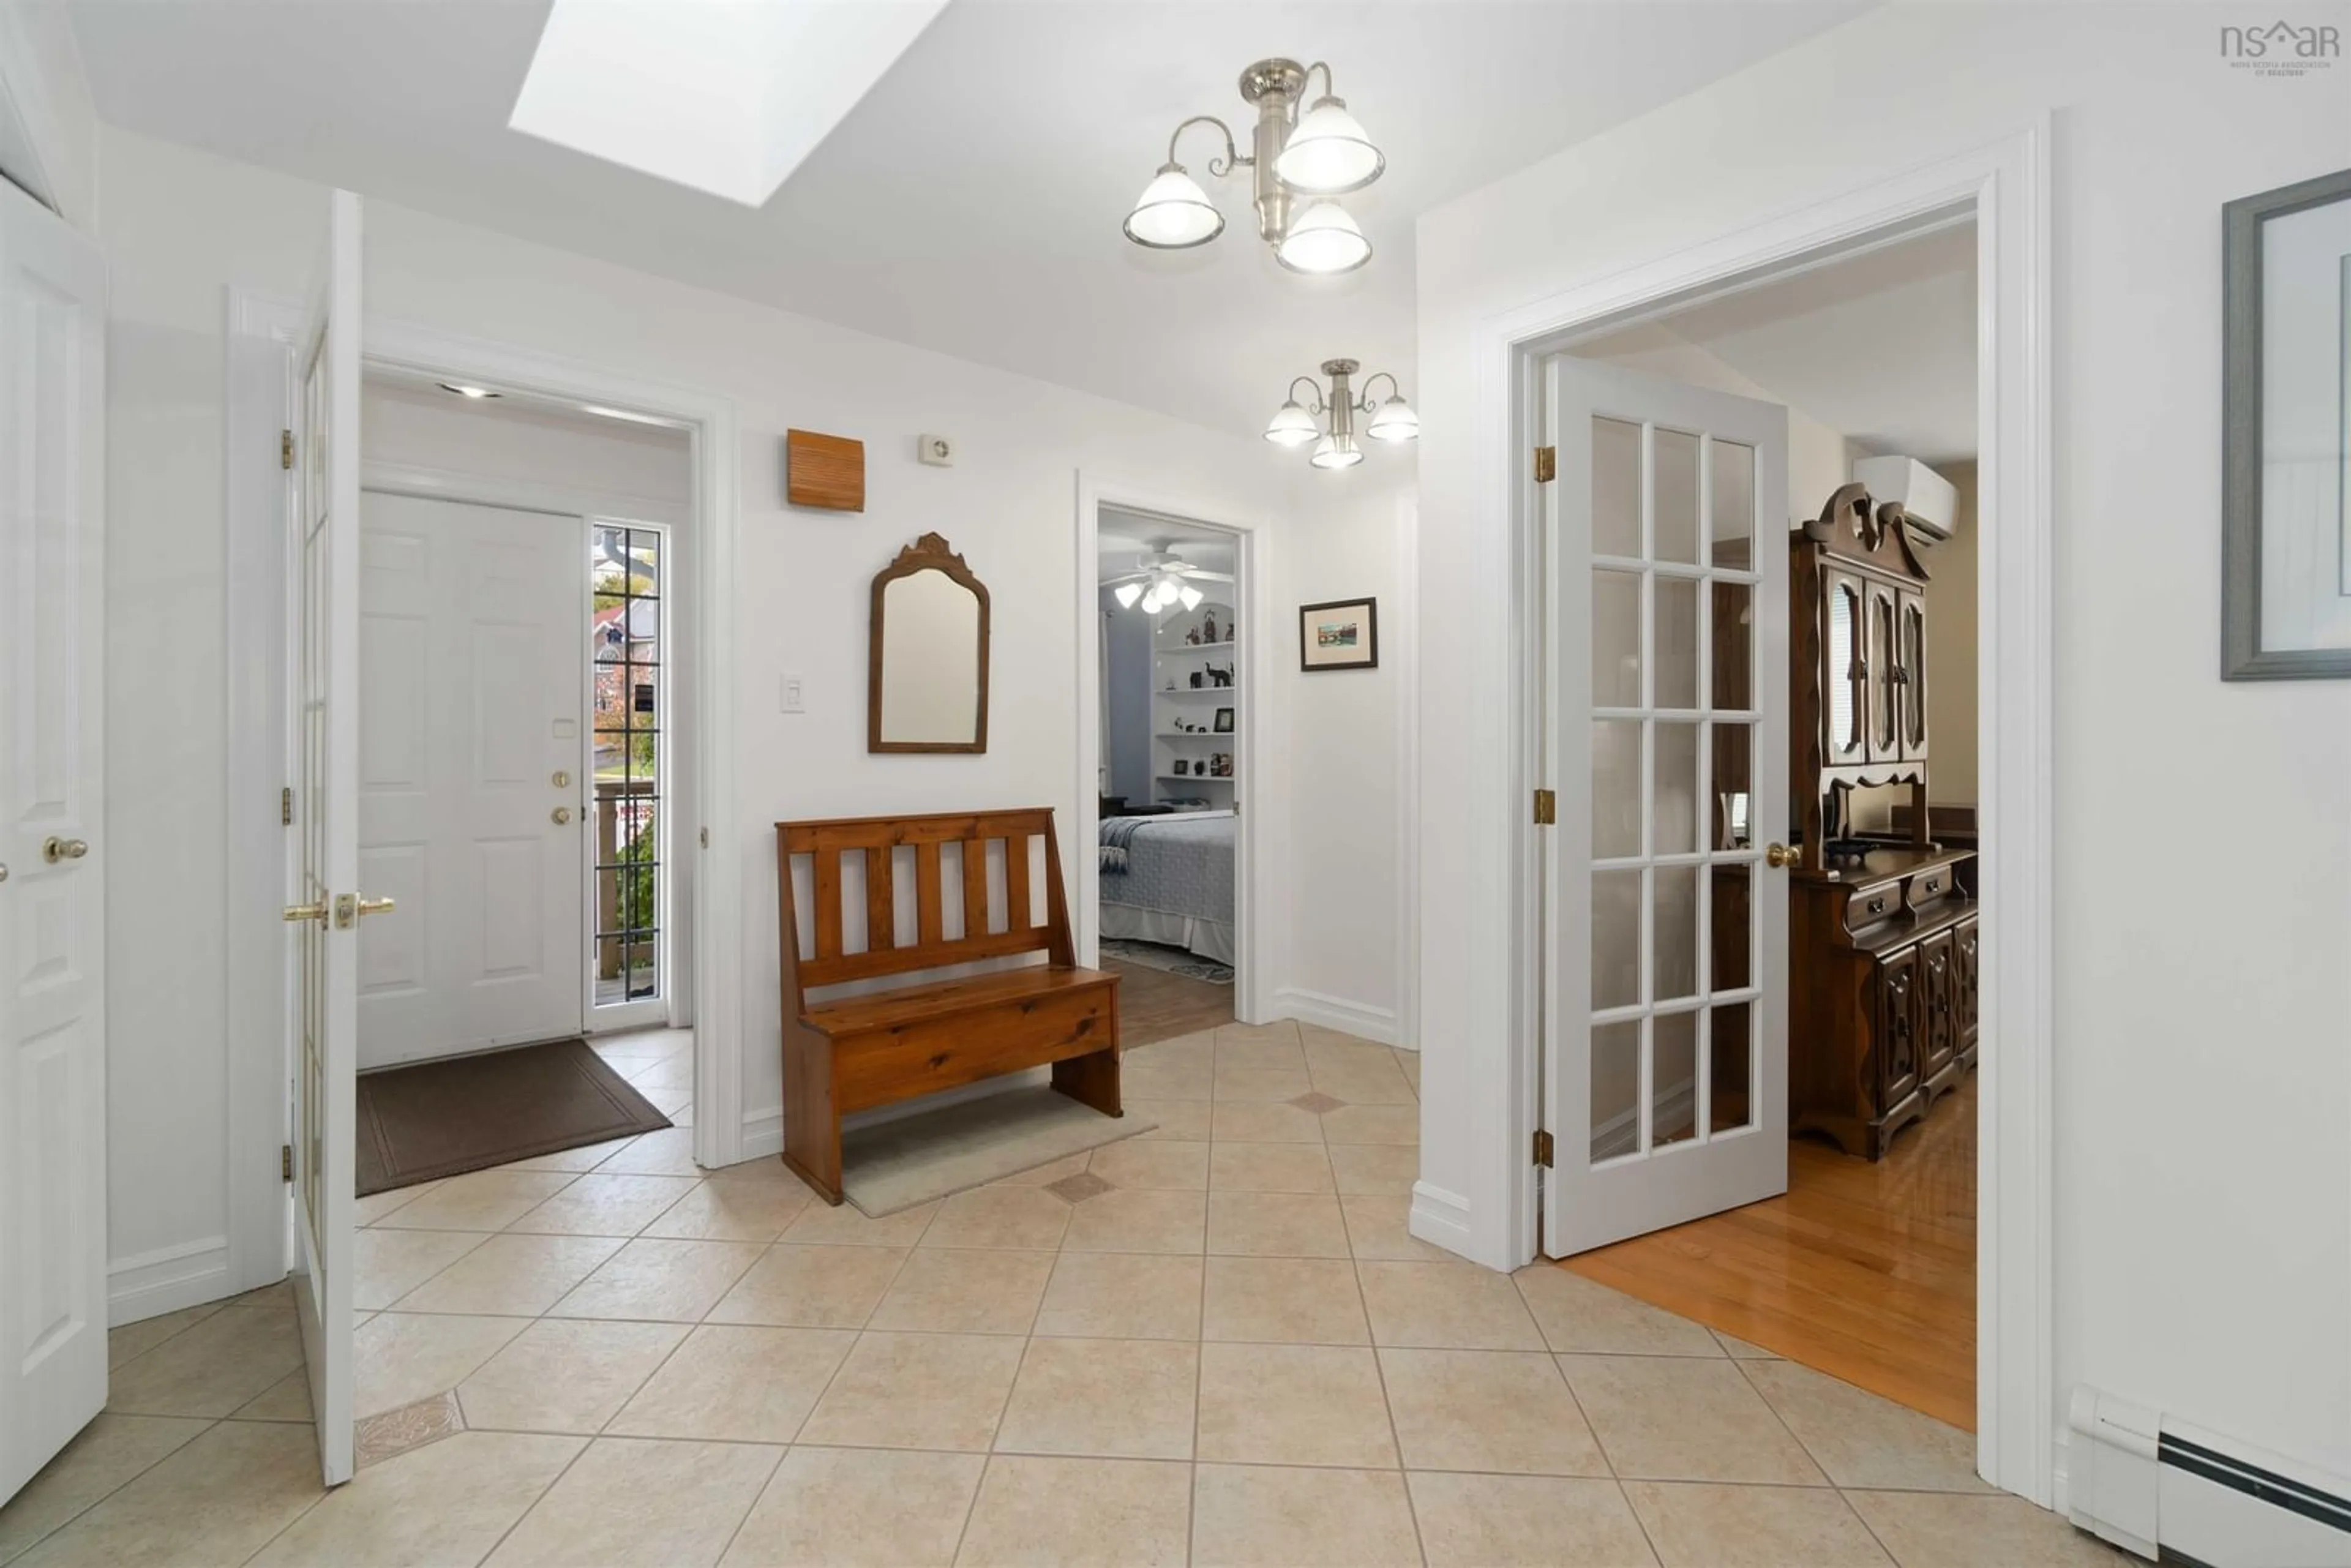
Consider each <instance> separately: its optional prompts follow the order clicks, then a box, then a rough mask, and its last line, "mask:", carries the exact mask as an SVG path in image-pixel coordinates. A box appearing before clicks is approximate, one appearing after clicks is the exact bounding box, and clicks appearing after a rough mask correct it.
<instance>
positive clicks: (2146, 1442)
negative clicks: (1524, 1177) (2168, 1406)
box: [2065, 1386, 2351, 1568]
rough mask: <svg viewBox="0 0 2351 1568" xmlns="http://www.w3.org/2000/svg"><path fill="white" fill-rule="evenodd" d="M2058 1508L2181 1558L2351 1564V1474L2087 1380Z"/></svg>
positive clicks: (2204, 1562)
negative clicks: (2270, 1449) (2256, 1444)
mask: <svg viewBox="0 0 2351 1568" xmlns="http://www.w3.org/2000/svg"><path fill="white" fill-rule="evenodd" d="M2068 1425H2070V1426H2071V1427H2073V1430H2074V1440H2073V1443H2072V1445H2071V1452H2070V1453H2069V1455H2068V1458H2067V1465H2066V1469H2067V1474H2066V1478H2065V1479H2066V1511H2067V1512H2069V1513H2070V1514H2071V1515H2072V1516H2073V1520H2074V1523H2075V1524H2077V1525H2080V1526H2081V1527H2082V1528H2083V1529H2085V1530H2087V1531H2092V1532H2094V1533H2095V1534H2096V1535H2098V1536H2099V1537H2101V1538H2102V1539H2104V1540H2106V1541H2110V1542H2114V1543H2115V1544H2116V1546H2119V1547H2121V1548H2122V1549H2123V1550H2124V1551H2126V1552H2137V1554H2138V1555H2139V1556H2141V1557H2148V1558H2155V1559H2157V1560H2158V1561H2161V1562H2164V1563H2180V1564H2183V1565H2184V1568H2351V1481H2346V1480H2344V1479H2341V1478H2339V1477H2335V1476H2330V1475H2325V1474H2324V1473H2322V1472H2319V1471H2316V1470H2314V1469H2311V1468H2310V1467H2308V1466H2306V1465H2300V1464H2296V1463H2294V1461H2293V1460H2290V1459H2286V1458H2280V1457H2279V1456H2277V1455H2274V1454H2269V1453H2264V1452H2262V1450H2261V1449H2259V1448H2253V1447H2252V1446H2250V1445H2248V1444H2245V1443H2241V1442H2238V1441H2236V1440H2234V1439H2233V1438H2230V1437H2222V1436H2220V1435H2219V1434H2217V1433H2213V1432H2209V1431H2205V1430H2203V1429H2202V1428H2200V1427H2194V1426H2191V1425H2189V1423H2187V1422H2184V1421H2181V1420H2179V1418H2178V1417H2176V1416H2168V1415H2166V1414H2165V1413H2163V1412H2162V1411H2159V1410H2155V1409H2150V1408H2149V1407H2147V1406H2144V1405H2134V1404H2132V1403H2131V1402H2130V1401H2128V1400H2126V1399H2117V1398H2116V1397H2115V1396H2113V1395H2111V1394H2106V1393H2103V1392H2101V1391H2099V1390H2098V1389H2095V1388H2091V1387H2087V1386H2077V1387H2075V1389H2074V1398H2073V1404H2072V1408H2071V1411H2070V1413H2069V1420H2068Z"/></svg>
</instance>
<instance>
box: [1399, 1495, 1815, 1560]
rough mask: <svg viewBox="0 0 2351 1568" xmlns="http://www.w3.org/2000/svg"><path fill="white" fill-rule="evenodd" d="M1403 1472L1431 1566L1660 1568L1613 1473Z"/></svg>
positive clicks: (1422, 1543)
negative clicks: (1576, 1476) (1577, 1476)
mask: <svg viewBox="0 0 2351 1568" xmlns="http://www.w3.org/2000/svg"><path fill="white" fill-rule="evenodd" d="M1405 1480H1406V1482H1407V1483H1408V1484H1409V1485H1410V1487H1411V1489H1412V1510H1413V1514H1414V1517H1415V1519H1416V1521H1418V1523H1419V1525H1420V1543H1421V1545H1422V1547H1423V1548H1425V1549H1426V1552H1427V1553H1428V1568H1655V1565H1656V1561H1657V1558H1656V1553H1655V1552H1651V1551H1650V1550H1649V1540H1648V1537H1647V1536H1646V1535H1644V1534H1643V1533H1642V1532H1641V1522H1640V1521H1639V1520H1637V1519H1635V1517H1634V1516H1633V1510H1632V1508H1631V1506H1630V1505H1629V1504H1627V1503H1626V1502H1625V1494H1624V1492H1623V1490H1621V1489H1619V1488H1618V1486H1617V1485H1616V1483H1615V1482H1614V1481H1610V1480H1569V1479H1564V1478H1562V1477H1555V1476H1473V1475H1445V1474H1438V1473H1418V1472H1416V1473H1414V1474H1411V1475H1408V1476H1407V1477H1405ZM1786 1568H1794V1565H1792V1564H1789V1565H1786Z"/></svg>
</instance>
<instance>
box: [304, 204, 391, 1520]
mask: <svg viewBox="0 0 2351 1568" xmlns="http://www.w3.org/2000/svg"><path fill="white" fill-rule="evenodd" d="M323 271H324V276H323V277H322V279H321V280H320V282H319V286H318V290H317V292H316V293H315V294H314V295H313V297H312V300H311V305H310V316H309V320H308V322H307V323H306V325H305V327H304V329H303V333H302V340H301V346H300V350H299V357H298V363H299V365H300V367H301V395H300V396H299V398H298V400H297V410H298V413H297V420H298V423H297V425H296V428H295V432H294V442H295V454H296V459H297V460H296V463H295V472H294V484H295V486H296V506H295V508H294V516H295V531H296V535H297V538H296V540H295V548H294V555H295V564H294V570H292V571H291V572H290V573H289V583H290V587H291V590H292V593H291V597H292V598H293V601H294V602H293V604H292V606H291V607H290V609H289V615H288V619H289V622H290V624H292V625H293V626H294V627H295V629H296V632H297V635H296V637H295V640H294V643H295V670H294V673H293V678H292V680H291V681H290V682H289V683H288V685H289V688H290V691H291V693H292V695H293V701H294V705H295V712H294V716H293V717H294V731H293V733H294V736H295V744H296V748H297V752H298V761H297V769H298V771H297V784H296V789H297V795H296V799H295V802H294V826H295V845H296V848H295V862H296V875H295V877H294V885H295V888H296V896H297V897H298V900H299V901H300V902H298V904H293V905H291V906H289V907H288V908H287V911H286V918H287V923H288V929H289V931H290V933H291V936H292V939H293V940H295V941H296V942H298V944H299V951H298V956H297V961H296V964H295V984H294V987H293V991H292V995H291V997H290V998H289V1001H290V1004H291V1006H290V1009H289V1010H290V1012H291V1018H290V1019H289V1034H290V1038H291V1040H292V1041H293V1047H294V1085H293V1095H292V1098H293V1113H294V1191H295V1199H296V1205H297V1208H296V1215H295V1231H296V1234H297V1235H298V1238H299V1251H300V1253H301V1258H300V1267H299V1268H298V1270H296V1272H295V1276H294V1281H295V1296H296V1302H297V1312H298V1316H299V1318H300V1320H301V1325H302V1349H303V1354H304V1355H305V1357H306V1358H307V1360H308V1364H309V1371H310V1405H311V1408H312V1410H313V1411H315V1412H316V1414H317V1417H318V1432H319V1462H320V1465H321V1467H322V1469H324V1471H325V1475H326V1481H327V1484H328V1485H329V1486H338V1485H340V1484H341V1483H342V1482H344V1481H347V1480H349V1479H351V1359H352V1356H351V1267H352V1264H353V1261H354V1254H355V1250H356V1249H355V1247H354V1244H353V1237H352V1226H353V1215H352V1205H353V1202H354V1199H353V1187H354V1184H355V1181H356V1172H355V1171H354V1169H353V1155H354V1152H355V1149H356V1144H355V1125H354V1124H355V1122H356V1119H357V1113H358V1089H357V1081H358V1073H357V1071H356V1063H357V1059H358V1046H359V957H360V934H359V929H358V927H359V924H360V916H361V915H362V914H363V913H375V912H376V911H375V910H374V909H372V908H371V907H370V905H371V904H373V902H374V901H373V900H371V899H362V898H361V896H360V880H359V842H360V841H359V810H358V808H359V586H360V201H359V198H358V197H357V196H354V195H352V194H350V193H349V192H345V191H337V192H336V193H334V195H333V197H332V199H331V205H330V207H329V221H328V234H327V252H326V258H325V262H324V267H323Z"/></svg>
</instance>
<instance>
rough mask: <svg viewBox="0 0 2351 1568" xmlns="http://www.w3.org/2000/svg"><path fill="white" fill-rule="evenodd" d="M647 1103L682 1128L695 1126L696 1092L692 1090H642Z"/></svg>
mask: <svg viewBox="0 0 2351 1568" xmlns="http://www.w3.org/2000/svg"><path fill="white" fill-rule="evenodd" d="M637 1092H638V1093H640V1094H642V1095H643V1096H644V1097H645V1103H646V1104H648V1105H650V1106H652V1107H653V1109H654V1110H656V1111H658V1112H660V1113H662V1114H663V1115H664V1116H667V1117H668V1118H669V1119H670V1120H671V1121H672V1122H673V1123H674V1124H677V1125H678V1126H681V1127H691V1126H693V1125H694V1091H693V1090H691V1089H640V1090H638V1091H637Z"/></svg>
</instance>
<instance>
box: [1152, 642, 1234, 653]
mask: <svg viewBox="0 0 2351 1568" xmlns="http://www.w3.org/2000/svg"><path fill="white" fill-rule="evenodd" d="M1233 646H1235V644H1233V643H1167V644H1165V646H1163V647H1159V648H1155V649H1154V650H1152V651H1153V652H1154V653H1218V652H1221V651H1222V650H1224V649H1226V648H1230V647H1233Z"/></svg>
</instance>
